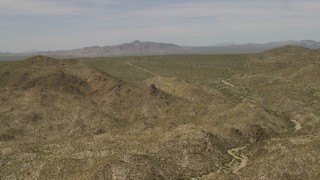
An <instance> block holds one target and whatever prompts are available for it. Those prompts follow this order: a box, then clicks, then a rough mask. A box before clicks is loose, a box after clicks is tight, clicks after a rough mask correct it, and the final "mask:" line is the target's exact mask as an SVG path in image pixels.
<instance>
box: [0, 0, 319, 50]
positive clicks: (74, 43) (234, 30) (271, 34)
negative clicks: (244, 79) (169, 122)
mask: <svg viewBox="0 0 320 180" xmlns="http://www.w3.org/2000/svg"><path fill="white" fill-rule="evenodd" d="M136 39H139V40H141V41H155V42H170V43H176V44H180V45H213V44H216V43H221V42H236V43H246V42H270V41H281V40H303V39H313V40H318V41H319V40H320V0H193V1H191V0H0V40H1V43H0V52H1V51H11V52H19V51H28V50H31V49H36V50H56V49H73V48H80V47H85V46H94V45H99V46H104V45H114V44H119V43H124V42H130V41H133V40H136Z"/></svg>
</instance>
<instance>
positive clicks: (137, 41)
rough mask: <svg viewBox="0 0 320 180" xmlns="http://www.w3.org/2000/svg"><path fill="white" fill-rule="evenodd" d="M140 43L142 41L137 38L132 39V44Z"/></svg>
mask: <svg viewBox="0 0 320 180" xmlns="http://www.w3.org/2000/svg"><path fill="white" fill-rule="evenodd" d="M140 43H142V41H139V40H134V41H132V44H140Z"/></svg>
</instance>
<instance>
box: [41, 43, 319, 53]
mask: <svg viewBox="0 0 320 180" xmlns="http://www.w3.org/2000/svg"><path fill="white" fill-rule="evenodd" d="M286 45H295V46H301V47H305V48H310V49H319V48H320V42H317V41H312V40H303V41H281V42H270V43H265V44H253V43H249V44H231V43H228V44H226V45H223V44H222V45H215V46H179V45H175V44H169V43H157V42H141V41H138V40H136V41H133V42H131V43H125V44H120V45H115V46H103V47H100V46H93V47H85V48H81V49H74V50H62V51H52V52H42V53H41V54H43V55H51V56H52V55H56V56H57V55H58V56H76V57H99V56H100V57H103V56H136V55H164V54H219V53H226V54H233V53H258V52H263V51H266V50H269V49H273V48H277V47H281V46H286Z"/></svg>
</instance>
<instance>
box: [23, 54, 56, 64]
mask: <svg viewBox="0 0 320 180" xmlns="http://www.w3.org/2000/svg"><path fill="white" fill-rule="evenodd" d="M51 61H54V59H53V58H51V57H48V56H42V55H37V56H33V57H29V58H27V59H26V60H25V62H27V63H32V64H41V63H48V62H51Z"/></svg>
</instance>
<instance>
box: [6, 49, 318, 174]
mask: <svg viewBox="0 0 320 180" xmlns="http://www.w3.org/2000/svg"><path fill="white" fill-rule="evenodd" d="M192 57H193V59H192V61H188V62H189V63H193V64H189V65H188V66H183V67H185V69H183V71H186V72H195V71H193V70H194V69H193V68H194V67H195V66H199V67H201V68H202V69H201V73H202V74H203V78H207V79H208V80H211V78H212V77H207V76H208V75H209V73H208V72H211V71H213V70H212V69H209V68H210V67H209V66H217V67H213V68H224V71H223V73H221V74H222V75H225V76H219V80H215V81H214V82H213V84H205V83H204V82H211V81H207V80H206V79H203V80H202V81H201V83H196V82H193V81H190V80H188V79H187V78H186V79H184V80H183V79H179V78H176V77H166V76H165V75H168V74H171V75H172V76H173V75H174V74H175V72H176V75H175V76H178V75H179V73H181V69H178V70H179V71H174V70H172V69H170V68H166V69H165V70H164V71H160V72H165V73H164V74H161V73H158V72H157V74H155V73H153V74H151V73H152V72H151V71H149V72H148V73H149V74H148V76H153V77H151V78H148V79H147V80H145V83H146V86H138V85H134V84H133V83H130V82H127V81H124V80H121V79H119V78H117V77H115V76H113V75H110V74H108V73H106V72H104V71H102V70H98V69H96V68H94V67H92V66H89V65H87V64H85V62H81V61H76V60H63V61H61V60H56V59H52V58H48V57H44V56H36V57H32V58H29V59H26V60H24V61H20V62H13V63H6V64H0V67H1V68H0V124H1V126H0V179H15V178H16V179H318V178H319V173H318V172H319V170H320V169H319V167H318V166H317V164H318V162H320V156H319V153H318V152H319V143H320V142H319V141H320V139H319V128H320V118H319V117H320V114H319V112H320V111H319V110H320V104H319V102H320V99H319V98H320V95H319V91H320V84H319V82H320V79H319V78H320V74H319V68H320V61H319V57H320V54H319V52H318V51H317V50H311V49H305V48H301V47H296V46H286V47H281V48H277V49H273V50H270V51H266V52H264V53H260V54H253V55H249V56H248V57H247V59H245V60H244V61H243V64H240V63H239V62H237V61H238V60H233V61H225V62H224V61H221V63H223V64H222V65H223V66H222V65H221V64H219V63H218V62H216V64H215V63H212V62H213V61H215V60H214V59H209V60H208V61H200V60H199V59H197V58H196V56H192ZM231 57H233V58H236V56H231ZM143 58H144V61H141V62H140V63H142V62H147V63H149V64H148V66H147V67H149V68H151V67H152V65H154V66H157V67H158V66H159V64H160V66H159V67H161V68H158V69H160V70H163V69H164V68H163V67H165V66H164V65H161V63H166V61H163V59H161V61H158V62H155V61H152V63H151V64H150V62H149V61H145V58H149V57H143ZM169 58H171V56H169ZM220 58H223V56H219V59H218V60H219V62H220ZM129 59H130V58H129ZM181 59H182V60H180V59H178V60H177V61H178V65H179V66H178V67H181V66H182V63H183V62H184V61H185V59H184V58H181ZM88 61H89V62H91V60H88ZM99 61H100V63H101V62H102V60H99ZM134 62H136V63H138V62H139V61H138V60H135V61H134ZM204 62H209V64H204ZM231 62H234V63H235V64H234V65H233V64H231ZM211 63H212V64H211ZM100 65H101V64H100ZM107 65H110V64H107ZM123 65H126V66H129V68H135V70H137V71H143V73H147V72H146V71H147V70H146V69H143V68H142V67H139V66H137V65H134V64H130V63H128V62H127V63H123ZM218 65H219V66H218ZM236 65H237V68H234V67H235V66H236ZM168 67H171V68H174V67H173V66H172V65H171V66H168ZM188 67H189V68H188ZM114 68H115V67H111V69H114ZM207 69H209V70H207ZM218 70H221V69H218ZM218 70H216V71H218ZM169 72H170V73H169ZM219 75H220V74H219ZM127 76H134V74H130V73H127ZM194 76H195V75H194ZM183 77H185V76H183Z"/></svg>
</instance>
